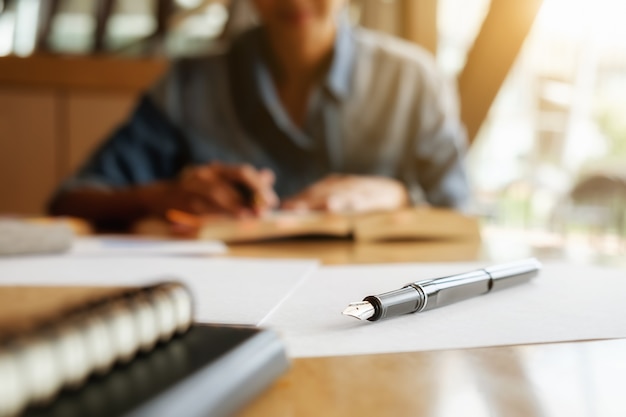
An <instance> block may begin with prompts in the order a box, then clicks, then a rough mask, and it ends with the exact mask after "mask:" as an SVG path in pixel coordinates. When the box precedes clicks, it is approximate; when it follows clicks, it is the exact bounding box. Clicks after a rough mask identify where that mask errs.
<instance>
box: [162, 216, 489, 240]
mask: <svg viewBox="0 0 626 417" xmlns="http://www.w3.org/2000/svg"><path fill="white" fill-rule="evenodd" d="M168 218H169V220H170V221H172V222H174V223H180V224H186V225H189V226H193V227H197V228H198V230H199V232H198V237H199V238H201V239H211V240H221V241H224V242H245V241H257V240H267V239H275V238H284V237H295V236H311V235H319V236H334V237H349V236H352V237H353V238H354V239H355V240H359V241H373V240H405V239H479V238H480V231H479V225H478V220H477V219H476V218H474V217H471V216H467V215H464V214H462V213H459V212H457V211H453V210H447V209H439V208H430V207H418V208H411V209H404V210H398V211H381V212H374V213H361V214H357V213H354V214H336V213H325V212H288V211H278V212H270V213H267V214H265V215H263V216H261V217H258V218H256V217H250V218H243V219H235V218H231V217H224V216H203V217H198V216H193V215H190V214H187V213H182V212H178V211H172V212H170V213H168Z"/></svg>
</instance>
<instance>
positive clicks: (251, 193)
mask: <svg viewBox="0 0 626 417" xmlns="http://www.w3.org/2000/svg"><path fill="white" fill-rule="evenodd" d="M234 187H235V189H236V190H237V192H238V193H239V195H241V197H242V199H243V204H244V205H245V206H246V207H247V208H250V209H252V210H254V211H260V210H262V209H263V208H264V206H265V200H264V199H263V197H262V196H261V195H260V194H259V193H258V192H256V191H255V190H253V189H252V188H250V187H249V186H247V185H246V184H243V183H240V182H237V183H235V184H234Z"/></svg>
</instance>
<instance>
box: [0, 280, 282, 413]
mask: <svg viewBox="0 0 626 417" xmlns="http://www.w3.org/2000/svg"><path fill="white" fill-rule="evenodd" d="M192 321H193V303H192V296H191V294H190V292H189V291H188V290H187V288H186V287H185V286H184V285H182V284H180V283H178V282H164V283H159V284H155V285H149V286H142V287H136V288H113V287H111V288H107V287H75V286H73V287H42V286H4V287H0V417H7V416H17V415H21V414H23V413H25V415H37V416H46V415H50V416H52V415H54V416H57V415H64V414H63V413H67V412H70V411H71V415H77V416H80V415H107V416H118V415H119V416H121V415H146V416H147V415H162V412H163V410H167V409H170V410H173V409H181V410H186V413H185V415H209V414H210V415H226V414H227V413H230V412H232V411H233V410H235V409H236V408H237V407H240V406H241V405H243V404H245V402H246V401H247V400H248V399H250V398H251V397H252V396H254V395H256V394H257V393H258V392H260V390H261V389H263V388H264V387H265V386H266V385H267V384H269V383H270V382H271V381H272V380H273V379H275V378H276V377H277V376H278V375H280V373H282V372H283V371H284V370H285V369H286V368H287V360H286V357H285V354H284V350H283V348H282V343H281V342H280V340H279V339H278V338H277V337H276V335H275V334H274V333H272V332H269V331H265V330H260V329H257V328H247V327H242V326H224V325H197V324H193V325H192ZM190 329H191V330H190ZM168 361H169V362H168ZM138 377H141V378H143V379H142V380H141V381H139V380H137V378H138ZM141 378H140V379H141ZM138 384H139V385H138ZM115 392H118V394H120V393H123V394H124V395H112V393H113V394H114V393H115ZM98 398H100V399H101V400H102V401H97V399H98ZM94 401H96V402H95V403H94ZM92 403H93V404H92ZM90 404H91V405H90ZM94 407H95V408H94ZM172 407H174V408H172ZM181 407H182V408H181ZM68 410H69V411H68ZM156 410H159V412H158V413H157V412H156ZM59 413H61V414H59Z"/></svg>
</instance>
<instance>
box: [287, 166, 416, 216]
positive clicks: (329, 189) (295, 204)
mask: <svg viewBox="0 0 626 417" xmlns="http://www.w3.org/2000/svg"><path fill="white" fill-rule="evenodd" d="M407 203H408V197H407V193H406V189H405V188H404V185H402V183H400V182H399V181H397V180H394V179H391V178H384V177H373V176H356V175H332V176H329V177H327V178H325V179H323V180H321V181H319V182H317V183H315V184H313V185H312V186H310V187H309V188H307V189H305V190H304V191H303V192H301V193H299V194H297V195H295V196H293V197H291V198H289V199H287V200H286V201H284V202H283V208H284V209H286V210H302V211H304V210H311V211H312V210H321V211H329V212H335V213H337V212H366V211H373V210H393V209H396V208H400V207H403V206H406V204H407Z"/></svg>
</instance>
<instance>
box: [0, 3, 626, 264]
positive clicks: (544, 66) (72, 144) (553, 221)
mask: <svg viewBox="0 0 626 417" xmlns="http://www.w3.org/2000/svg"><path fill="white" fill-rule="evenodd" d="M245 6H246V4H245V1H243V0H231V1H229V0H132V1H131V0H0V212H2V213H20V214H24V213H27V214H37V213H42V212H43V210H44V206H45V201H46V199H47V198H48V197H49V195H50V192H51V191H52V190H53V189H54V186H55V184H57V182H58V181H60V179H62V178H63V177H65V176H66V175H68V174H69V173H70V172H72V171H73V170H75V169H76V168H77V166H78V164H79V163H80V161H82V160H83V159H84V158H85V157H86V155H87V154H88V153H89V152H90V151H91V150H92V149H93V147H94V146H97V144H98V143H99V141H101V140H102V139H103V138H104V137H105V136H106V135H107V133H108V132H109V131H110V130H111V129H113V128H114V126H116V125H117V124H118V123H120V122H121V121H122V120H123V118H124V117H125V116H126V115H127V114H128V112H129V110H130V109H131V108H132V105H133V103H134V101H135V100H136V98H137V96H138V94H139V93H140V92H141V91H142V90H143V89H144V88H146V87H148V86H149V85H150V84H152V83H153V82H154V81H155V80H156V79H158V77H159V76H160V75H161V74H162V73H163V71H164V70H165V69H166V67H167V60H168V59H170V58H172V57H179V56H186V55H195V54H202V53H207V52H208V51H210V50H211V49H213V48H217V47H219V46H220V45H222V44H223V43H225V42H228V40H229V39H230V38H231V37H232V36H233V34H234V33H236V32H237V31H238V30H240V28H241V27H244V26H245V25H247V24H248V20H249V17H248V15H247V12H246V10H245ZM350 16H351V18H352V19H353V20H354V21H355V22H357V23H359V24H361V25H363V26H366V27H370V28H373V29H377V30H381V31H385V32H388V33H391V34H393V35H396V36H399V37H403V38H405V39H408V40H409V41H412V42H416V43H419V44H421V45H422V46H424V47H425V48H427V49H429V50H430V51H431V52H433V53H434V54H435V55H436V58H437V62H438V64H439V66H440V68H441V70H442V71H443V72H445V73H446V74H447V75H448V76H449V77H451V78H455V79H456V80H457V81H458V89H459V94H460V98H461V106H462V107H461V111H462V117H463V120H464V122H465V124H466V126H467V129H468V135H469V139H470V141H471V146H470V151H469V157H468V166H469V170H470V176H471V181H472V184H473V188H474V192H475V202H474V207H473V210H474V212H475V213H477V214H478V215H480V216H481V217H482V218H483V221H484V223H485V224H486V225H487V226H493V227H494V228H496V229H498V230H506V231H507V232H511V231H516V232H519V233H524V234H526V235H527V234H529V233H530V234H533V236H535V237H536V239H539V240H543V241H545V243H546V245H549V244H550V242H551V241H553V240H554V239H560V240H561V242H562V240H563V239H567V240H568V241H573V242H585V243H586V244H590V245H593V246H598V245H600V246H602V247H604V248H605V249H606V250H608V251H613V252H614V251H622V252H624V251H626V243H624V242H625V239H624V237H625V236H626V25H624V23H623V19H624V16H626V2H625V1H624V0H595V1H593V2H591V1H588V0H543V1H541V0H491V1H490V0H359V1H358V0H352V1H351V6H350ZM509 236H511V235H510V233H509Z"/></svg>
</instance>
